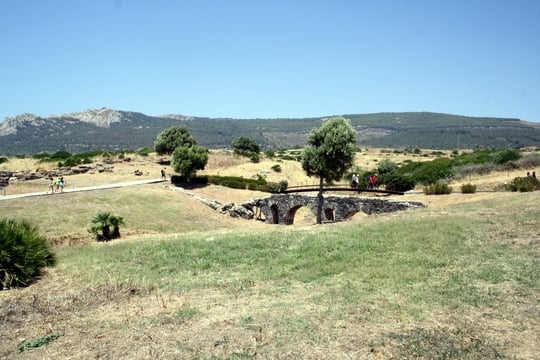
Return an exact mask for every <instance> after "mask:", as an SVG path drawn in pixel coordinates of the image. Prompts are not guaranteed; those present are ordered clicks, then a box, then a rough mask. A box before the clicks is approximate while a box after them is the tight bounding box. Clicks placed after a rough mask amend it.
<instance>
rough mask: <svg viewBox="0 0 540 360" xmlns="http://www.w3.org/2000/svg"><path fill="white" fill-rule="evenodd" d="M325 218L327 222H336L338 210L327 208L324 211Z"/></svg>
mask: <svg viewBox="0 0 540 360" xmlns="http://www.w3.org/2000/svg"><path fill="white" fill-rule="evenodd" d="M323 214H324V217H325V219H326V220H327V221H331V222H334V221H336V210H335V209H334V208H332V207H327V208H325V209H324V211H323Z"/></svg>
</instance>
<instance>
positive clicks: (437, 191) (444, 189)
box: [424, 182, 452, 195]
mask: <svg viewBox="0 0 540 360" xmlns="http://www.w3.org/2000/svg"><path fill="white" fill-rule="evenodd" d="M451 192H452V187H451V186H448V184H445V183H441V182H438V183H435V184H431V185H428V186H426V187H424V194H426V195H447V194H450V193H451Z"/></svg>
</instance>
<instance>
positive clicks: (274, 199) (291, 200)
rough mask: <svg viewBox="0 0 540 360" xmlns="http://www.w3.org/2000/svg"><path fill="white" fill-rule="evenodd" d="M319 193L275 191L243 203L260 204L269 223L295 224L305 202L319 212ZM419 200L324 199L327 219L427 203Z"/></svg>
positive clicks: (395, 209) (305, 204) (394, 209)
mask: <svg viewBox="0 0 540 360" xmlns="http://www.w3.org/2000/svg"><path fill="white" fill-rule="evenodd" d="M317 204H318V202H317V196H316V195H312V196H309V195H284V194H279V195H272V196H270V197H267V198H261V199H253V200H251V201H249V202H248V203H245V204H242V206H243V207H245V208H248V209H250V210H251V211H253V212H254V213H255V212H256V209H255V208H258V209H259V210H260V212H262V214H263V215H264V219H265V221H266V222H267V223H271V224H285V225H291V224H293V223H294V215H295V214H296V211H297V210H298V209H299V208H301V207H302V206H305V207H307V208H309V209H310V210H311V211H312V212H313V214H314V215H315V216H316V214H317V208H318V206H317ZM425 206H426V205H425V204H424V203H422V202H419V201H397V200H391V199H381V198H361V197H350V196H325V197H324V202H323V211H322V214H323V221H327V222H329V221H342V220H345V219H348V218H350V217H351V216H353V215H354V214H357V213H359V212H364V213H366V214H379V213H386V212H393V211H400V210H408V209H412V208H419V207H425Z"/></svg>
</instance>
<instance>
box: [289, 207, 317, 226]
mask: <svg viewBox="0 0 540 360" xmlns="http://www.w3.org/2000/svg"><path fill="white" fill-rule="evenodd" d="M301 207H306V208H307V209H309V210H310V211H311V212H312V213H313V209H312V208H311V207H309V206H308V204H296V205H294V206H292V207H290V208H289V210H288V211H287V214H285V218H284V219H283V223H284V224H285V225H292V224H294V217H295V216H296V212H297V211H298V209H300V208H301ZM314 216H316V214H314Z"/></svg>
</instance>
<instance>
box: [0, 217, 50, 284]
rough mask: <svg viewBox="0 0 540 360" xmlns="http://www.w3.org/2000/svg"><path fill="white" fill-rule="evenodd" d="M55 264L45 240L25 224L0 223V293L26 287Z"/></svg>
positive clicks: (2, 220)
mask: <svg viewBox="0 0 540 360" xmlns="http://www.w3.org/2000/svg"><path fill="white" fill-rule="evenodd" d="M55 263H56V259H55V256H54V254H53V253H52V252H51V251H50V249H49V244H48V243H47V240H46V239H45V238H43V237H41V236H40V235H39V234H38V231H37V228H36V227H35V226H33V225H31V224H30V223H29V222H27V221H24V220H23V221H17V220H11V219H0V290H3V289H9V288H11V287H16V286H26V285H28V284H29V283H30V282H31V281H32V280H33V279H34V278H35V277H36V276H37V275H39V273H40V271H41V269H42V268H43V267H46V266H53V265H55Z"/></svg>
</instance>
